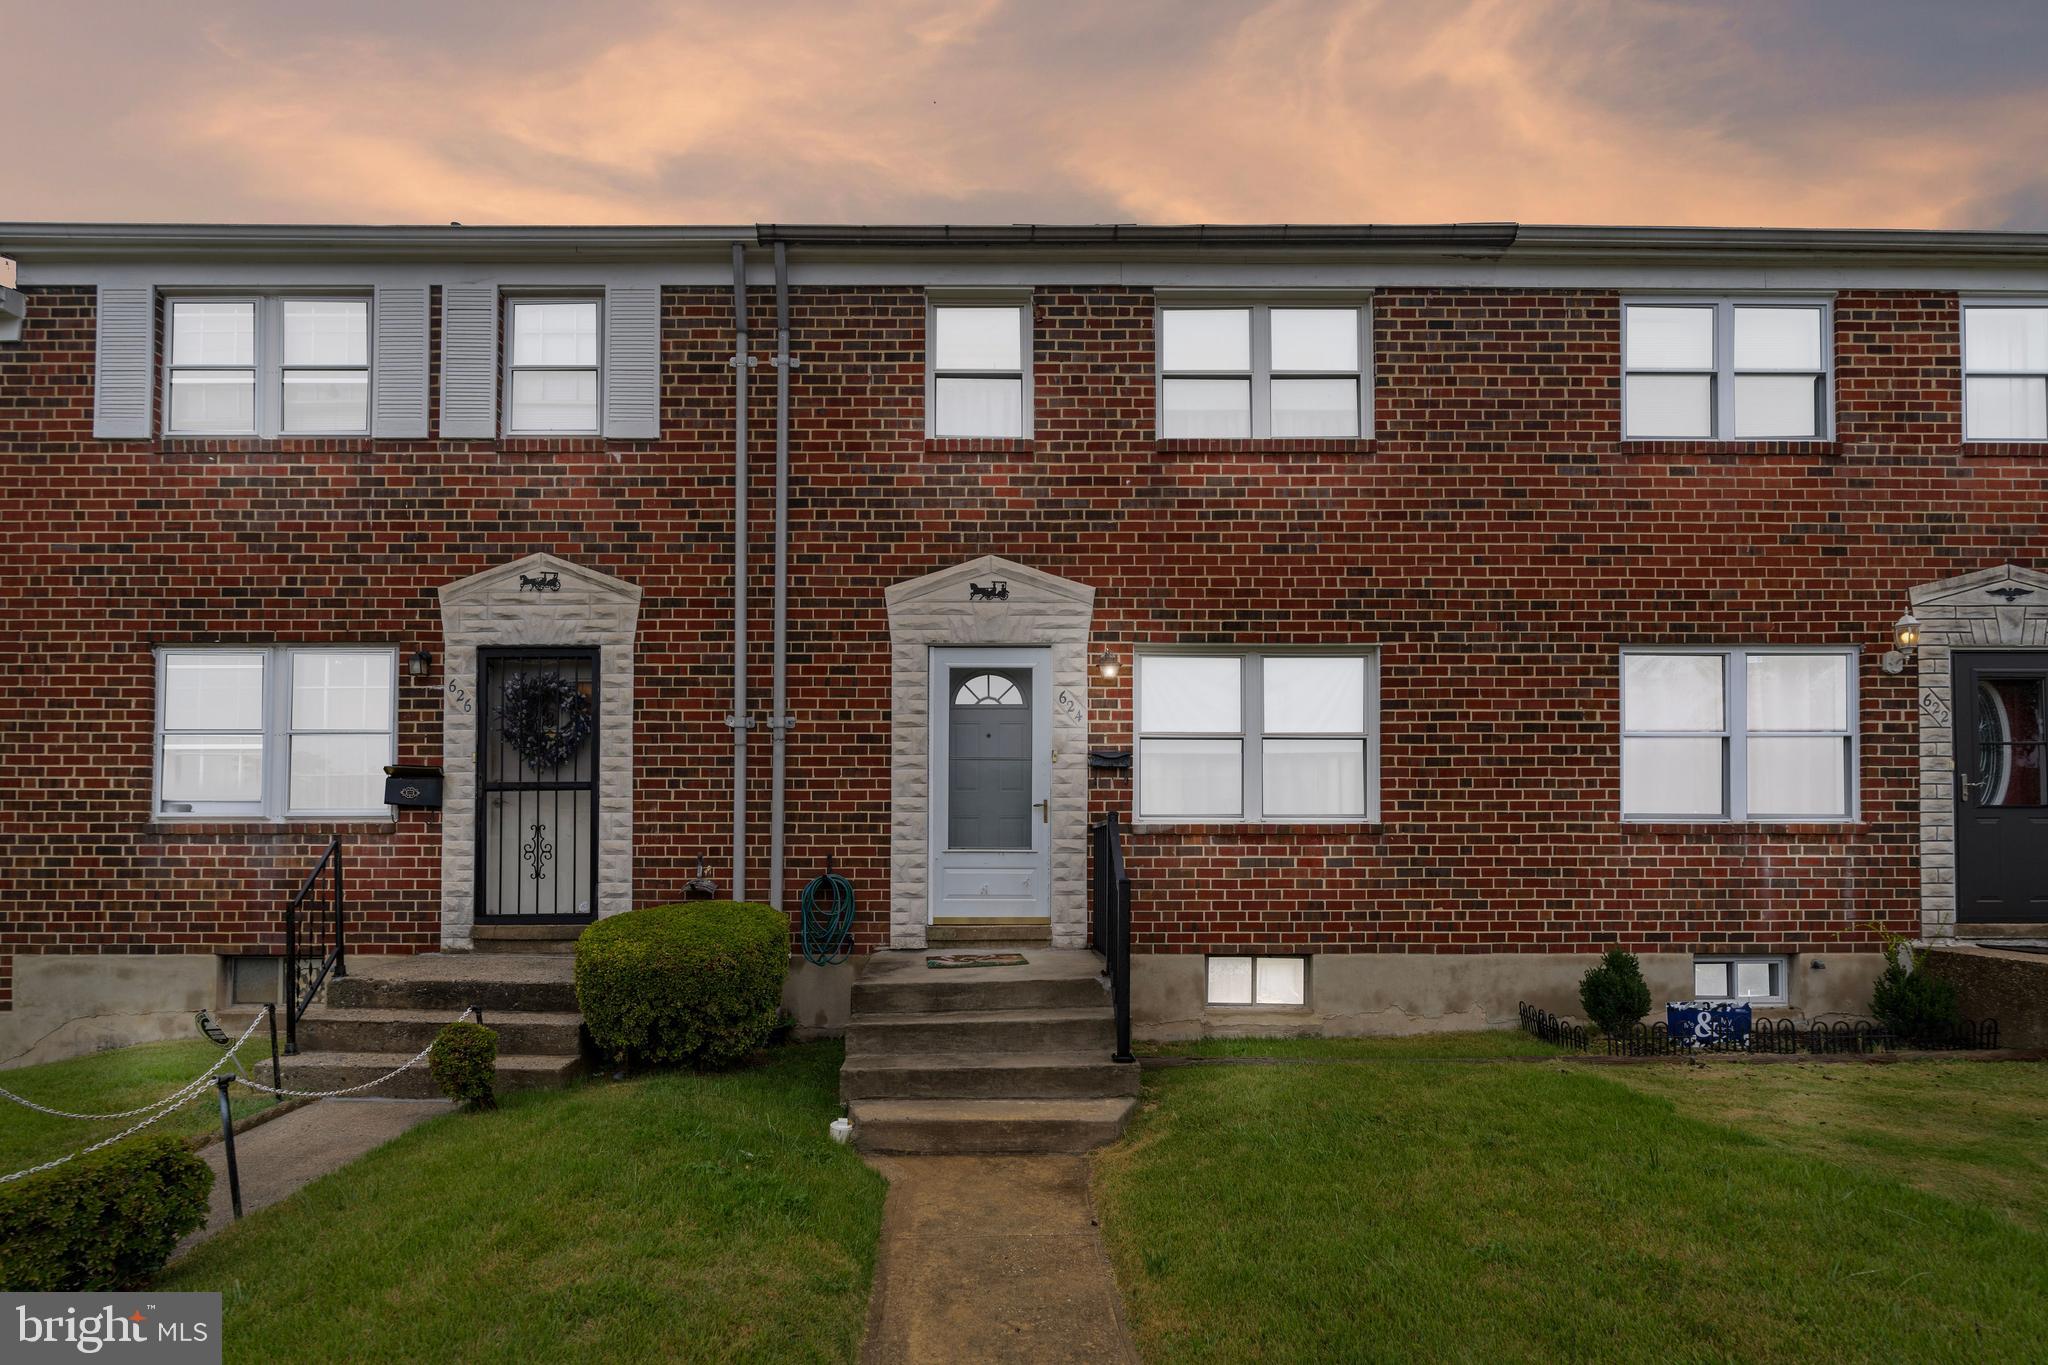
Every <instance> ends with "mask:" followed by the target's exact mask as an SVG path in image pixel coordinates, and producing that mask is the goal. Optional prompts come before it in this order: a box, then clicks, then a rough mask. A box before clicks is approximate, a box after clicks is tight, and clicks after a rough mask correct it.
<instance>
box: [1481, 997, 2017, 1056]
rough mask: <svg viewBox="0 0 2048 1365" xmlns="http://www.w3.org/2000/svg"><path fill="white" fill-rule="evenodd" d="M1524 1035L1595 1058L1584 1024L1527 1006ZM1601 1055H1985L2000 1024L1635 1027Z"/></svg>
mask: <svg viewBox="0 0 2048 1365" xmlns="http://www.w3.org/2000/svg"><path fill="white" fill-rule="evenodd" d="M1521 1018H1522V1031H1523V1032H1524V1033H1527V1034H1530V1035H1532V1036H1534V1037H1537V1038H1541V1039H1542V1040H1543V1041H1544V1042H1547V1043H1556V1044H1557V1045H1559V1046H1560V1047H1563V1048H1565V1049H1566V1050H1567V1051H1570V1052H1574V1053H1579V1052H1591V1051H1593V1050H1594V1048H1595V1039H1594V1037H1593V1036H1592V1035H1590V1034H1589V1033H1588V1031H1587V1029H1586V1028H1585V1026H1584V1025H1582V1024H1574V1023H1572V1022H1570V1021H1569V1020H1565V1019H1560V1018H1558V1017H1557V1016H1556V1015H1554V1014H1552V1013H1551V1012H1550V1011H1548V1010H1543V1009H1538V1008H1536V1007H1535V1006H1534V1005H1530V1004H1527V1003H1524V1004H1523V1005H1522V1006H1521ZM1597 1041H1598V1050H1599V1051H1600V1052H1601V1053H1603V1054H1604V1055H1606V1056H1609V1057H1694V1056H1698V1055H1699V1054H1701V1053H1739V1054H1748V1055H1751V1056H1755V1055H1759V1054H1762V1055H1767V1056H1798V1055H1809V1056H1830V1055H1838V1054H1869V1053H1876V1052H1979V1051H1990V1050H1992V1049H1995V1048H1997V1046H1998V1021H1997V1020H1996V1019H1983V1020H1975V1021H1971V1020H1965V1021H1963V1022H1961V1023H1958V1024H1957V1025H1956V1026H1955V1027H1953V1028H1949V1029H1943V1030H1940V1031H1939V1032H1935V1033H1931V1034H1920V1035H1916V1036H1913V1037H1906V1036H1903V1035H1900V1034H1896V1033H1893V1032H1892V1031H1891V1030H1889V1029H1887V1028H1885V1027H1883V1026H1882V1025H1879V1024H1851V1023H1848V1022H1846V1021H1843V1022H1840V1023H1833V1024H1821V1023H1814V1024H1802V1023H1801V1022H1800V1021H1799V1020H1797V1019H1759V1020H1757V1021H1756V1022H1755V1023H1754V1024H1753V1025H1751V1027H1750V1031H1749V1035H1748V1036H1747V1037H1744V1038H1728V1039H1711V1040H1706V1041H1700V1040H1696V1039H1694V1038H1692V1037H1690V1036H1687V1037H1683V1038H1674V1037H1672V1036H1671V1032H1670V1030H1669V1029H1668V1028H1667V1027H1666V1026H1665V1025H1663V1024H1631V1025H1629V1026H1628V1027H1627V1028H1625V1029H1623V1030H1621V1031H1620V1032H1619V1033H1611V1034H1602V1035H1599V1038H1598V1040H1597Z"/></svg>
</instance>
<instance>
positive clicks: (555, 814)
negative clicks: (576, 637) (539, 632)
mask: <svg viewBox="0 0 2048 1365" xmlns="http://www.w3.org/2000/svg"><path fill="white" fill-rule="evenodd" d="M478 666H479V670H480V672H481V681H482V684H483V688H482V690H483V709H482V712H481V713H480V714H479V716H478V717H477V746H476V748H477V767H478V773H477V777H478V782H477V796H478V799H477V832H476V917H477V919H478V921H479V922H481V923H485V924H493V923H495V924H546V923H555V924H573V923H579V922H583V921H587V920H594V919H596V918H597V727H598V725H599V724H600V722H601V721H602V717H600V716H599V715H598V713H597V651H596V650H594V649H485V650H480V651H478Z"/></svg>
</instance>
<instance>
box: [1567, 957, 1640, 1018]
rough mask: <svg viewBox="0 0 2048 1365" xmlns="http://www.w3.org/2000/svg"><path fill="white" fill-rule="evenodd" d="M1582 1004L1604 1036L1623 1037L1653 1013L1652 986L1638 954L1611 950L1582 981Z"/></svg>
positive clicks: (1581, 978) (1580, 980) (1580, 988)
mask: <svg viewBox="0 0 2048 1365" xmlns="http://www.w3.org/2000/svg"><path fill="white" fill-rule="evenodd" d="M1579 1004H1580V1005H1581V1006H1582V1007H1584V1009H1585V1011H1586V1017H1587V1018H1588V1019H1590V1020H1592V1021H1593V1022H1594V1023H1595V1024H1598V1025H1599V1026H1600V1031H1601V1032H1602V1033H1619V1032H1620V1031H1621V1030H1622V1029H1624V1028H1627V1027H1628V1026H1629V1025H1630V1024H1639V1023H1641V1022H1642V1020H1643V1016H1644V1015H1646V1014H1648V1013H1649V1012H1650V983H1649V982H1647V981H1645V980H1643V968H1642V964H1641V963H1639V962H1637V961H1636V955H1635V954H1634V953H1629V952H1623V951H1622V950H1621V949H1619V948H1609V949H1608V950H1607V951H1606V952H1605V953H1604V954H1602V955H1601V958H1600V965H1599V966H1597V967H1589V968H1587V970H1586V974H1585V975H1584V976H1582V977H1580V978H1579Z"/></svg>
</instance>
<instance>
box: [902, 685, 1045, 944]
mask: <svg viewBox="0 0 2048 1365" xmlns="http://www.w3.org/2000/svg"><path fill="white" fill-rule="evenodd" d="M1050 674H1051V651H1050V650H1045V649H935V650H933V651H932V680H931V686H932V693H931V743H932V754H931V793H932V801H931V849H932V868H931V920H932V922H933V923H934V924H943V923H946V922H948V921H952V922H955V923H961V922H969V923H972V922H989V921H1005V920H1007V921H1013V922H1031V921H1042V920H1045V919H1046V918H1047V917H1048V912H1049V909H1050V905H1051V898H1050V895H1049V892H1050V890H1051V887H1050V883H1051V850H1052V839H1051V832H1052V705H1051V698H1050V697H1049V696H1048V691H1049V688H1048V681H1049V678H1050Z"/></svg>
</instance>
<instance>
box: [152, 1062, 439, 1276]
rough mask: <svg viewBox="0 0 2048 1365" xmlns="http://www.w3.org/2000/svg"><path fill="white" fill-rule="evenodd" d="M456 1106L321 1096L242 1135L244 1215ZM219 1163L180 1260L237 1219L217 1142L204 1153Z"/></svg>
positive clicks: (238, 1151)
mask: <svg viewBox="0 0 2048 1365" xmlns="http://www.w3.org/2000/svg"><path fill="white" fill-rule="evenodd" d="M454 1108H455V1105H454V1102H453V1101H450V1100H380V1099H338V1100H315V1101H314V1102H313V1103H311V1104H309V1105H306V1106H305V1107H304V1108H302V1109H294V1110H293V1111H292V1112H291V1113H289V1114H281V1115H279V1116H278V1117H277V1118H274V1119H272V1120H270V1121H269V1122H268V1123H261V1124H258V1125H256V1126H255V1127H253V1128H250V1129H249V1130H248V1131H246V1132H241V1133H237V1134H235V1165H236V1167H237V1169H239V1170H240V1172H241V1176H242V1213H243V1215H244V1216H245V1217H246V1216H247V1215H249V1214H252V1213H254V1212H256V1210H258V1209H262V1208H268V1207H269V1206H270V1205H272V1204H275V1203H276V1202H277V1201H278V1200H280V1199H283V1198H284V1197H285V1196H286V1195H288V1194H291V1193H293V1192H294V1191H296V1190H298V1189H300V1188H301V1187H303V1186H305V1185H307V1184H309V1183H310V1182H312V1181H314V1180H317V1179H319V1178H320V1177H321V1176H323V1175H326V1174H327V1173H328V1172H329V1171H336V1170H339V1169H341V1168H342V1167H343V1166H346V1165H347V1164H348V1163H349V1162H351V1161H354V1160H355V1159H356V1158H357V1157H359V1156H362V1155H363V1154H364V1153H366V1152H368V1151H370V1150H371V1149H373V1148H376V1147H381V1146H383V1145H384V1144H385V1143H387V1142H389V1141H391V1139H393V1138H395V1137H397V1136H398V1135H399V1134H400V1133H403V1132H404V1131H405V1130H406V1129H408V1128H410V1127H412V1126H413V1125H415V1124H417V1123H422V1122H424V1121H425V1120H427V1119H430V1118H433V1117H434V1116H435V1115H437V1114H446V1113H448V1112H450V1111H451V1110H453V1109H454ZM200 1155H202V1156H204V1157H205V1158H206V1164H207V1165H209V1166H211V1167H213V1199H212V1204H211V1207H209V1208H208V1209H207V1213H206V1224H205V1226H204V1227H201V1228H199V1229H198V1230H197V1231H195V1232H193V1233H192V1234H191V1235H189V1236H187V1237H186V1238H185V1240H184V1241H182V1242H180V1243H178V1246H177V1249H176V1250H175V1251H173V1252H172V1253H171V1259H172V1260H176V1259H177V1258H178V1257H180V1256H183V1255H184V1254H185V1253H186V1252H188V1251H190V1250H191V1249H192V1248H193V1247H195V1246H197V1245H198V1244H199V1243H201V1242H203V1241H205V1240H206V1239H207V1238H209V1237H211V1236H213V1234H214V1233H216V1232H219V1231H220V1230H221V1229H222V1228H224V1227H226V1226H227V1225H228V1224H229V1223H231V1222H233V1221H234V1209H233V1206H232V1205H231V1203H230V1202H229V1194H228V1154H227V1148H226V1147H225V1146H224V1145H223V1144H221V1143H219V1142H214V1143H211V1144H209V1145H208V1146H207V1148H206V1149H205V1150H204V1151H203V1152H201V1153H200Z"/></svg>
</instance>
